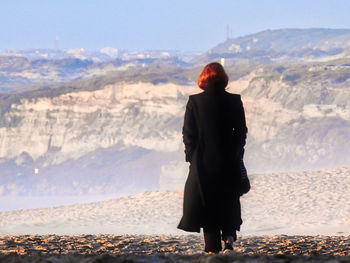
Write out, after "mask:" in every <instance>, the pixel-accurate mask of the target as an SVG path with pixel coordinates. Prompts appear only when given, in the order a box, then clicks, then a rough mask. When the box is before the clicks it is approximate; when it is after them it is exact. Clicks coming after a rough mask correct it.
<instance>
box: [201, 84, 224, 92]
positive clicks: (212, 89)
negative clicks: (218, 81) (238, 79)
mask: <svg viewBox="0 0 350 263" xmlns="http://www.w3.org/2000/svg"><path fill="white" fill-rule="evenodd" d="M204 92H207V93H222V92H225V87H220V86H218V85H215V84H209V85H208V86H206V87H205V89H204Z"/></svg>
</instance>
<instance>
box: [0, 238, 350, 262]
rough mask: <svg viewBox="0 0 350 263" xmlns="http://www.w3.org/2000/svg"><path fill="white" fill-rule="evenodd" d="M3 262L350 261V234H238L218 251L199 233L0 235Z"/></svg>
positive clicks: (0, 258)
mask: <svg viewBox="0 0 350 263" xmlns="http://www.w3.org/2000/svg"><path fill="white" fill-rule="evenodd" d="M0 262H210V263H211V262H213V263H214V262H350V236H287V235H276V236H269V237H268V236H246V237H239V238H238V240H237V242H236V243H235V245H234V250H233V252H231V253H229V254H225V253H220V254H219V255H214V256H211V255H207V254H205V253H204V252H203V239H202V237H201V236H200V235H186V236H175V235H174V236H171V235H168V236H158V235H102V234H101V235H74V236H58V235H20V236H0Z"/></svg>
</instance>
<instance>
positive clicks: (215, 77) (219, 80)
mask: <svg viewBox="0 0 350 263" xmlns="http://www.w3.org/2000/svg"><path fill="white" fill-rule="evenodd" d="M227 83H228V76H227V74H226V72H225V70H224V68H223V66H221V64H220V63H217V62H213V63H209V64H208V65H206V66H205V67H204V69H203V71H202V73H201V74H200V75H199V77H198V87H200V88H201V89H203V90H204V89H205V88H206V87H207V86H208V85H211V84H214V85H215V86H217V87H218V88H223V89H224V88H225V87H226V86H227Z"/></svg>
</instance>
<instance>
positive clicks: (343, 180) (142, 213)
mask: <svg viewBox="0 0 350 263" xmlns="http://www.w3.org/2000/svg"><path fill="white" fill-rule="evenodd" d="M251 183H252V190H251V191H250V192H249V193H248V194H247V195H245V196H243V197H242V216H243V221H244V222H243V225H242V231H241V234H242V235H276V234H289V235H300V234H302V235H317V234H321V235H349V234H350V203H349V200H350V191H349V188H350V168H339V169H331V170H321V171H309V172H296V173H281V174H266V175H251ZM182 195H183V192H182V191H157V192H144V193H140V194H137V195H133V196H128V197H122V198H118V199H111V200H106V201H100V202H95V203H88V204H77V205H70V206H59V207H49V208H40V209H29V210H16V211H8V212H0V234H9V235H15V234H60V235H62V234H68V235H73V234H98V233H104V234H166V235H167V234H174V235H178V234H186V233H185V232H183V231H180V230H178V229H176V226H177V223H178V221H179V219H180V217H181V213H182Z"/></svg>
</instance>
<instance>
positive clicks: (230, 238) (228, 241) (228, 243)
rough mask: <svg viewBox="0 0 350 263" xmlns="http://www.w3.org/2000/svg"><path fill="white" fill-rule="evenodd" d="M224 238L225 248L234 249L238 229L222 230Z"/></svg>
mask: <svg viewBox="0 0 350 263" xmlns="http://www.w3.org/2000/svg"><path fill="white" fill-rule="evenodd" d="M222 240H223V241H224V244H225V248H224V249H229V250H233V242H234V241H236V240H237V234H236V230H230V231H227V230H226V231H225V230H223V231H222Z"/></svg>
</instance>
